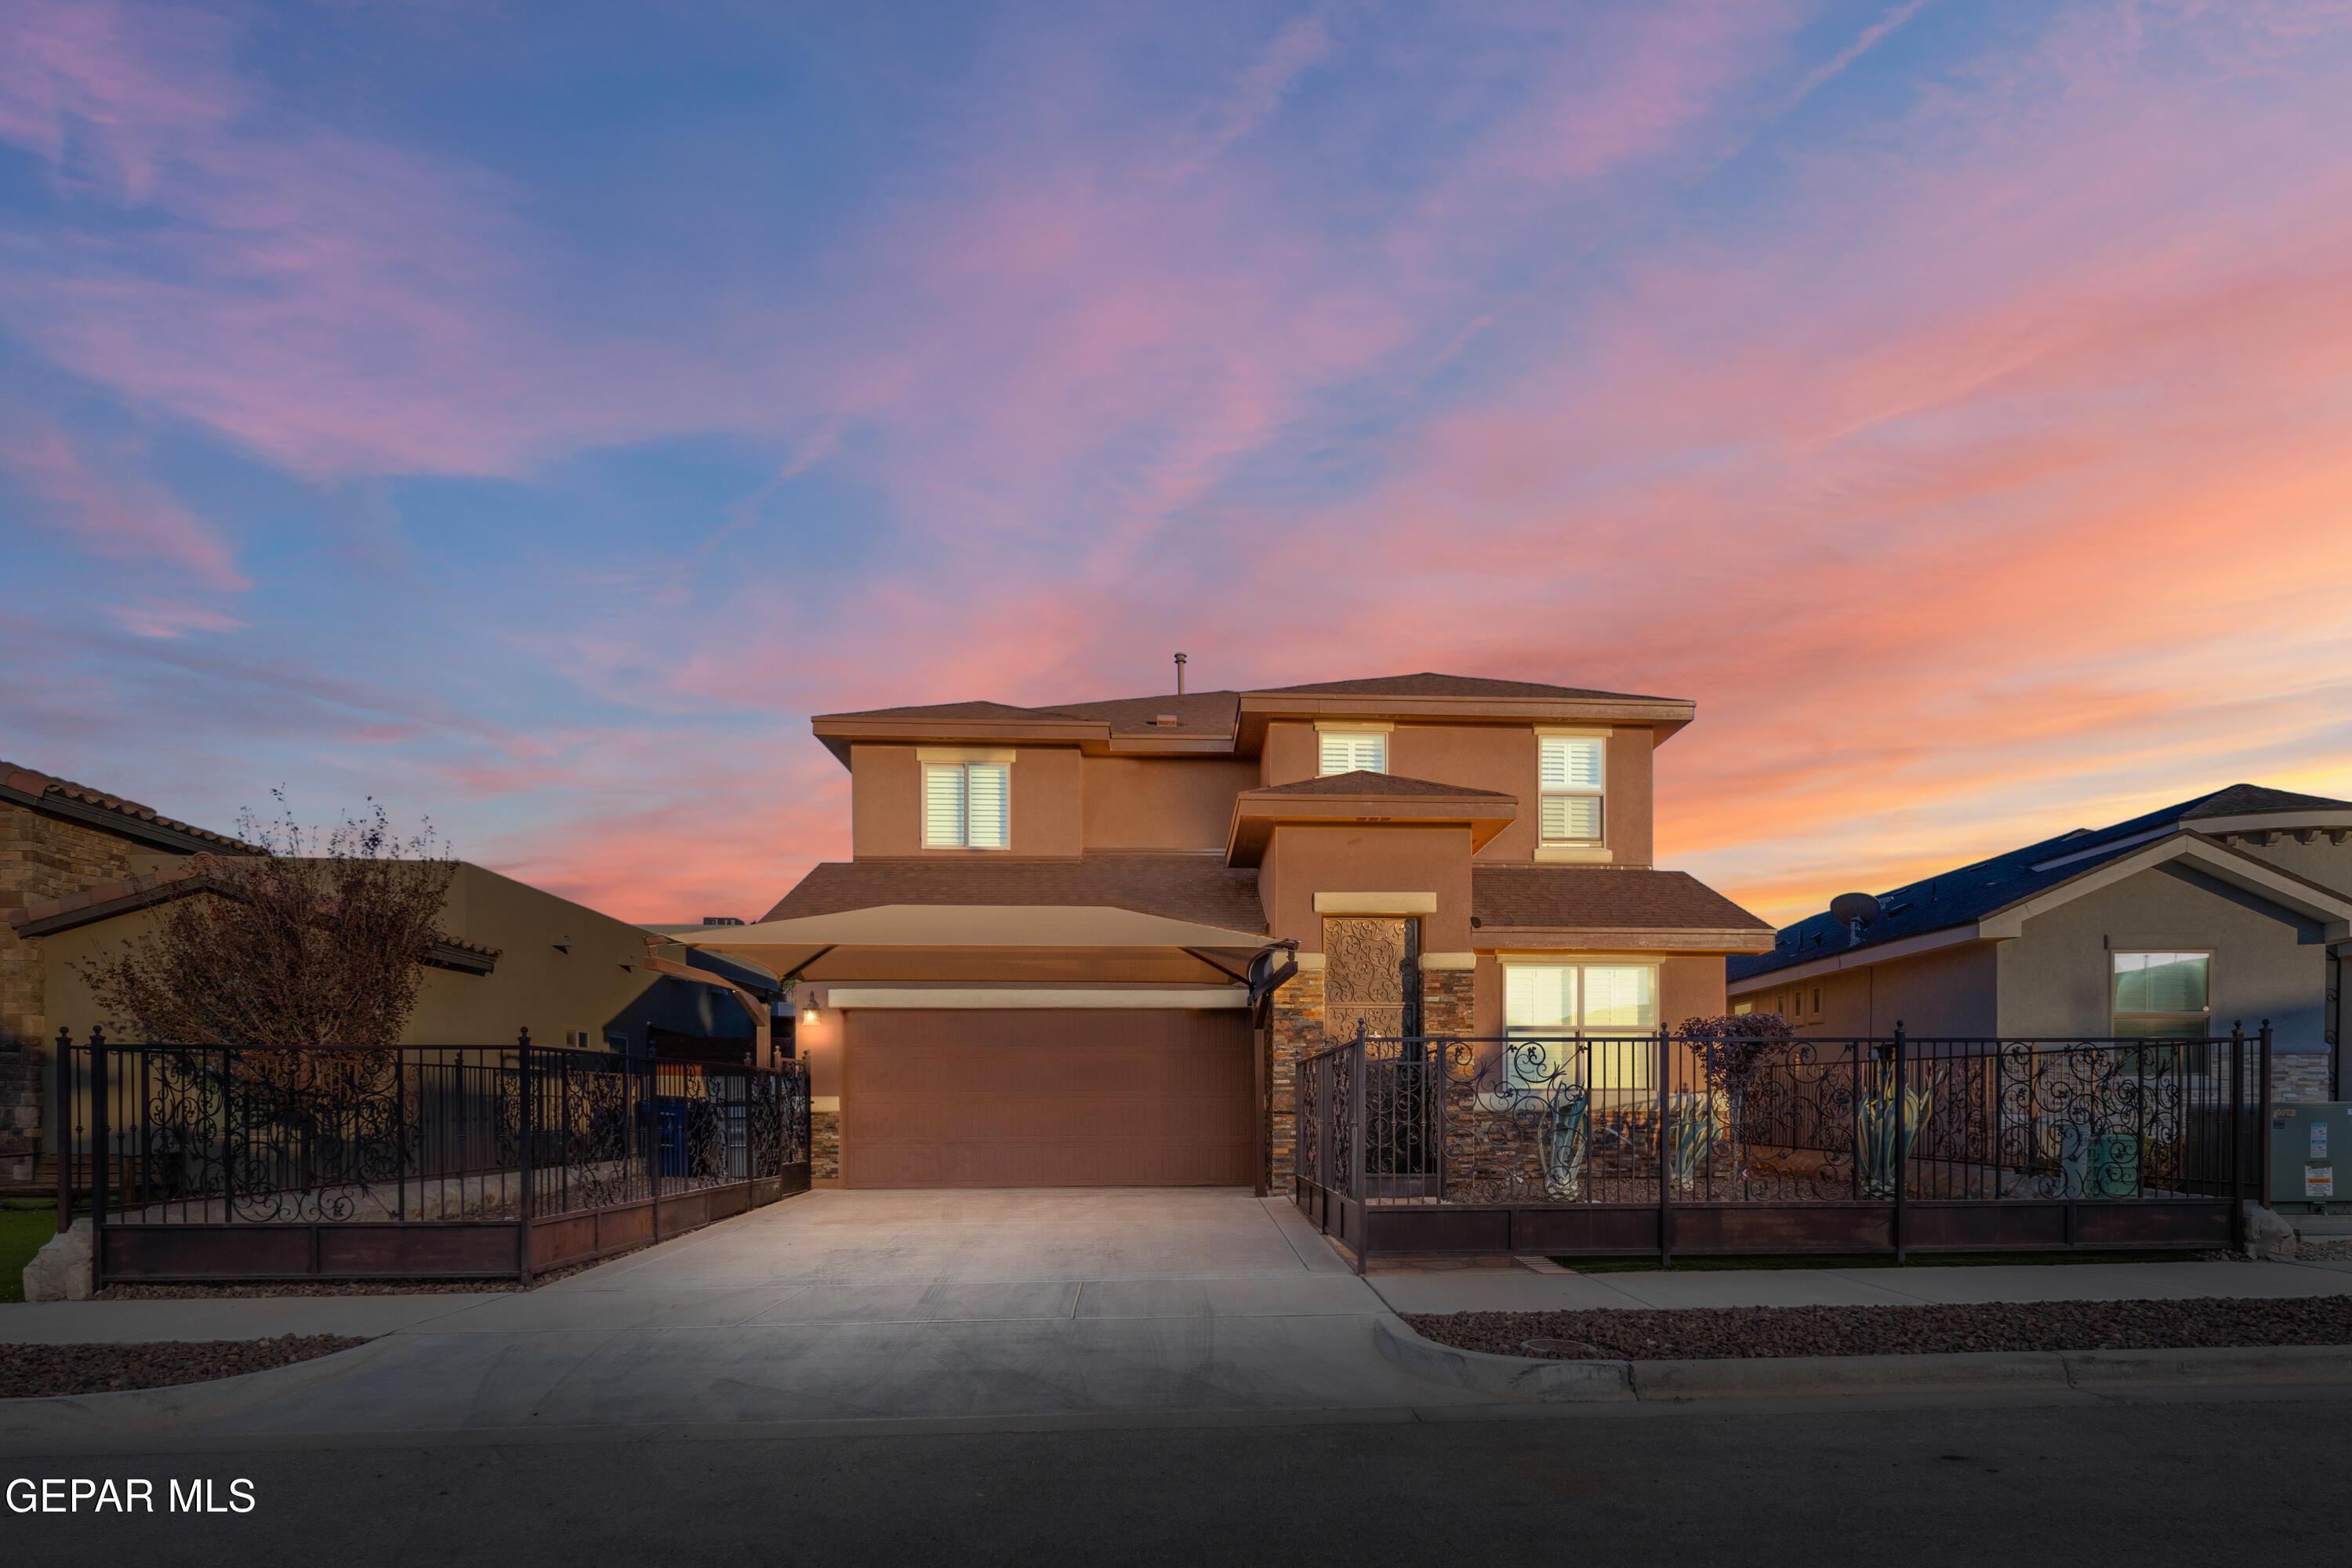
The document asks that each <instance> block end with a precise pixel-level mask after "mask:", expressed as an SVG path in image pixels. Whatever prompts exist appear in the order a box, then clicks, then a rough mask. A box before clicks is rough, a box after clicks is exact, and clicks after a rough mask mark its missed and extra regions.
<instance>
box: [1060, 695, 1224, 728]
mask: <svg viewBox="0 0 2352 1568" xmlns="http://www.w3.org/2000/svg"><path fill="white" fill-rule="evenodd" d="M1053 711H1054V712H1055V713H1057V714H1065V713H1066V714H1068V715H1069V716H1071V717H1072V718H1076V719H1096V720H1100V721H1102V722H1104V723H1107V724H1108V725H1109V726H1110V732H1111V733H1112V734H1114V735H1231V734H1232V733H1233V732H1234V721H1235V720H1236V719H1237V718H1238V717H1239V715H1240V711H1241V693H1239V692H1238V691H1187V692H1186V693H1184V695H1183V696H1181V697H1178V696H1176V695H1174V694H1173V693H1171V694H1169V695H1166V696H1161V697H1118V698H1113V699H1111V700H1108V701H1105V702H1058V703H1055V705H1054V708H1053ZM1169 713H1172V714H1174V715H1175V716H1176V722H1175V723H1173V724H1155V723H1153V722H1152V721H1153V720H1155V719H1158V718H1159V717H1160V716H1161V715H1162V714H1169Z"/></svg>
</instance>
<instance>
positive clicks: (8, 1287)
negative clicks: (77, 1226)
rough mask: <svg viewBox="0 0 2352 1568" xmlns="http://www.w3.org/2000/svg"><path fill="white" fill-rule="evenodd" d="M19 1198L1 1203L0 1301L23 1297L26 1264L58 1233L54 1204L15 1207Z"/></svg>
mask: <svg viewBox="0 0 2352 1568" xmlns="http://www.w3.org/2000/svg"><path fill="white" fill-rule="evenodd" d="M22 1201H23V1200H21V1199H11V1200H10V1201H9V1202H7V1203H6V1204H5V1205H0V1301H21V1300H24V1299H25V1265H26V1264H27V1263H30V1262H31V1261H33V1254H35V1253H36V1252H38V1251H40V1250H41V1247H42V1244H43V1243H45V1242H47V1240H48V1239H49V1237H53V1236H55V1235H57V1233H58V1205H55V1204H53V1203H49V1204H38V1205H34V1206H28V1207H24V1208H19V1207H17V1206H16V1205H17V1204H18V1203H20V1202H22Z"/></svg>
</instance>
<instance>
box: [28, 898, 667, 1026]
mask: <svg viewBox="0 0 2352 1568" xmlns="http://www.w3.org/2000/svg"><path fill="white" fill-rule="evenodd" d="M155 918H156V916H155V914H154V912H153V911H141V912H138V913H134V914H128V915H121V916H118V917H117V918H115V919H113V920H110V921H100V922H99V923H97V924H95V925H88V926H82V927H79V928H78V929H77V930H74V931H59V932H58V933H57V934H55V935H53V936H48V937H45V938H43V939H42V941H41V956H42V964H43V969H44V978H45V980H46V982H47V987H48V991H49V995H50V997H51V998H52V1001H51V1004H50V1016H51V1018H52V1020H53V1021H52V1023H51V1028H52V1030H53V1031H54V1029H55V1028H56V1027H58V1026H65V1027H68V1028H70V1029H72V1030H73V1032H74V1035H75V1037H77V1038H79V1037H82V1036H83V1035H84V1034H86V1033H87V1032H88V1030H89V1028H90V1026H92V1025H103V1026H105V1027H106V1029H107V1032H108V1033H109V1034H110V1035H113V1036H115V1037H118V1038H121V1037H123V1036H124V1028H125V1025H124V1023H123V1021H122V1020H120V1019H112V1018H107V1017H104V1016H101V1015H100V1012H99V1010H98V1007H97V1005H96V1004H95V1003H94V1002H93V1001H92V1000H91V998H90V994H89V986H88V985H87V984H86V983H85V982H84V981H83V980H82V977H81V975H80V973H79V971H78V970H77V969H76V967H75V965H76V963H78V962H83V961H87V960H88V959H89V958H92V957H95V956H97V955H98V954H99V953H100V952H101V951H111V950H114V949H117V948H119V947H120V946H121V944H122V943H123V942H125V941H127V940H130V939H131V938H133V937H135V936H137V935H139V934H141V933H142V932H143V931H148V930H152V926H153V922H154V921H155ZM444 925H445V927H446V930H447V931H448V932H449V933H450V934H451V935H453V936H458V937H462V938H464V939H465V940H466V941H468V942H478V943H480V944H481V945H483V946H485V947H494V948H499V949H502V950H503V955H502V956H501V957H500V958H499V963H498V967H497V969H496V970H495V971H494V972H493V973H489V974H484V975H475V974H462V973H457V972H456V971H454V970H447V969H431V968H428V969H426V970H425V979H424V984H423V985H422V986H421V987H420V988H419V992H418V996H417V1004H416V1011H415V1013H413V1014H411V1015H410V1016H409V1021H408V1027H407V1028H406V1030H405V1031H404V1032H403V1034H402V1036H401V1038H400V1042H399V1043H401V1044H403V1045H418V1046H494V1045H506V1044H509V1043H511V1042H512V1041H513V1040H514V1039H515V1038H516V1037H517V1036H518V1035H519V1034H520V1031H521V1030H522V1029H523V1028H524V1027H526V1026H528V1027H529V1028H530V1034H531V1038H532V1039H533V1040H534V1041H535V1042H537V1043H539V1044H541V1045H548V1046H561V1045H562V1043H563V1037H564V1033H565V1031H567V1030H585V1031H587V1032H588V1034H589V1037H590V1038H591V1039H592V1041H596V1042H599V1043H601V1041H602V1034H601V1030H602V1027H603V1025H604V1021H605V1020H606V1019H608V1018H610V1017H612V1016H614V1014H616V1013H618V1012H620V1011H621V1010H622V1008H624V1007H625V1006H626V1005H628V1004H629V1003H630V1002H632V1001H634V1000H635V999H636V997H637V996H638V995H639V994H642V993H643V992H644V991H645V990H646V987H647V986H649V985H651V984H653V983H654V981H655V980H656V978H657V976H656V975H655V974H654V973H653V972H652V971H650V970H649V969H648V968H647V967H646V947H645V940H644V938H645V932H644V931H641V930H640V929H639V928H637V927H636V926H634V925H631V924H630V923H628V922H627V921H619V920H614V918H613V917H612V916H610V915H606V914H602V913H599V912H598V911H596V910H592V909H589V908H588V907H587V906H585V905H583V904H575V903H573V902H572V901H571V900H568V899H561V898H558V897H556V896H555V895H554V894H552V893H549V892H545V891H542V890H541V889H537V888H533V887H530V885H528V884H526V883H522V882H518V881H516V880H514V879H512V878H510V877H501V876H499V874H498V873H497V872H495V871H489V870H486V869H484V868H481V867H479V866H473V865H461V866H459V867H458V868H457V877H456V879H455V880H454V881H453V882H452V883H451V885H450V889H449V901H448V902H447V904H446V905H445V906H444ZM559 940H569V942H571V944H572V951H571V952H563V951H562V950H561V949H559V948H558V947H557V946H556V943H557V942H558V941H559Z"/></svg>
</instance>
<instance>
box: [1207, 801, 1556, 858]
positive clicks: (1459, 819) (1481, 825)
mask: <svg viewBox="0 0 2352 1568" xmlns="http://www.w3.org/2000/svg"><path fill="white" fill-rule="evenodd" d="M1518 816H1519V803H1518V802H1517V800H1516V799H1515V798H1513V797H1512V796H1510V795H1491V794H1487V793H1486V792H1484V791H1481V792H1478V793H1476V794H1472V795H1285V794H1280V793H1278V792H1276V791H1270V790H1245V791H1244V792H1243V793H1242V794H1241V795H1239V796H1237V797H1235V799H1234V816H1233V826H1232V827H1231V829H1230V830H1229V831H1228V832H1227V834H1226V836H1225V863H1226V864H1227V865H1229V866H1255V865H1259V864H1261V863H1263V862H1264V861H1265V852H1266V847H1267V846H1268V845H1270V844H1272V843H1273V842H1274V835H1275V831H1276V829H1277V828H1281V827H1339V826H1347V827H1462V828H1467V829H1468V830H1469V832H1470V847H1471V850H1472V852H1473V853H1475V852H1476V851H1477V850H1480V849H1483V848H1485V847H1486V846H1487V845H1488V844H1491V843H1493V842H1494V840H1495V837H1496V835H1497V834H1499V833H1501V832H1502V831H1503V829H1505V828H1506V827H1508V826H1510V825H1511V824H1512V823H1514V822H1516V821H1517V820H1518Z"/></svg>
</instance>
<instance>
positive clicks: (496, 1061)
mask: <svg viewBox="0 0 2352 1568" xmlns="http://www.w3.org/2000/svg"><path fill="white" fill-rule="evenodd" d="M56 1069H57V1073H58V1078H57V1080H56V1088H55V1093H54V1094H53V1096H52V1099H51V1104H52V1105H53V1106H54V1107H55V1108H56V1110H55V1111H54V1112H53V1114H55V1115H56V1116H57V1117H58V1119H59V1122H60V1124H62V1126H63V1128H64V1131H65V1137H64V1138H63V1139H62V1140H61V1142H62V1149H61V1153H62V1156H63V1157H62V1158H60V1160H59V1162H58V1203H59V1215H60V1222H61V1223H62V1222H63V1220H64V1218H65V1217H66V1215H67V1214H68V1212H69V1210H70V1208H71V1206H72V1205H73V1204H74V1203H75V1202H76V1200H77V1199H78V1198H81V1199H86V1200H87V1201H89V1204H90V1206H91V1208H92V1210H93V1211H94V1212H95V1213H96V1214H97V1215H98V1216H99V1219H100V1224H114V1225H141V1226H201V1225H219V1226H230V1225H234V1226H247V1225H273V1224H277V1225H285V1224H309V1225H315V1224H329V1225H333V1224H347V1223H365V1222H425V1221H436V1220H474V1221H480V1220H491V1221H496V1220H517V1219H526V1218H538V1219H543V1218H546V1217H548V1216H551V1215H565V1214H579V1213H586V1212H591V1211H594V1210H599V1209H607V1208H612V1207H614V1206H616V1205H626V1204H634V1203H643V1202H646V1201H647V1200H649V1199H653V1198H656V1197H669V1196H674V1195H677V1194H686V1193H691V1192H696V1191H701V1190H706V1189H710V1188H715V1187H723V1186H727V1185H730V1184H739V1183H744V1182H750V1181H754V1180H758V1179H761V1178H767V1177H776V1176H781V1175H782V1174H783V1173H785V1172H786V1171H787V1170H788V1169H789V1168H791V1167H793V1166H796V1165H803V1164H805V1163H806V1162H807V1160H808V1157H809V1095H808V1070H807V1067H806V1065H805V1064H803V1063H798V1062H793V1063H787V1064H785V1065H784V1066H783V1067H782V1068H781V1069H778V1070H773V1071H770V1070H762V1069H754V1068H727V1067H710V1066H705V1065H702V1064H698V1063H692V1062H669V1061H661V1060H658V1059H656V1058H650V1057H630V1056H618V1055H604V1054H600V1053H594V1052H587V1051H572V1050H552V1049H549V1048H546V1047H534V1046H532V1045H531V1044H530V1042H529V1039H528V1037H525V1038H524V1039H523V1040H521V1041H520V1042H518V1043H517V1044H516V1045H513V1046H399V1047H381V1048H373V1049H350V1050H345V1049H326V1048H319V1047H251V1046H233V1047H209V1046H207V1047H199V1046H181V1045H169V1044H153V1043H115V1042H110V1041H107V1040H105V1039H104V1038H103V1037H102V1036H101V1035H100V1034H99V1033H98V1032H96V1031H93V1032H92V1034H91V1037H90V1038H89V1042H88V1043H87V1044H83V1045H75V1044H73V1043H72V1042H71V1040H70V1039H69V1038H68V1037H64V1036H62V1035H61V1036H60V1037H59V1039H58V1051H57V1063H56Z"/></svg>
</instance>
